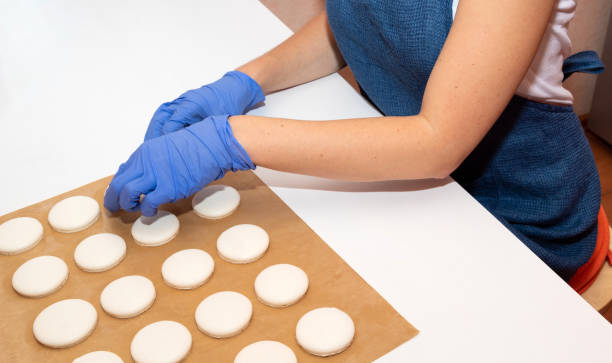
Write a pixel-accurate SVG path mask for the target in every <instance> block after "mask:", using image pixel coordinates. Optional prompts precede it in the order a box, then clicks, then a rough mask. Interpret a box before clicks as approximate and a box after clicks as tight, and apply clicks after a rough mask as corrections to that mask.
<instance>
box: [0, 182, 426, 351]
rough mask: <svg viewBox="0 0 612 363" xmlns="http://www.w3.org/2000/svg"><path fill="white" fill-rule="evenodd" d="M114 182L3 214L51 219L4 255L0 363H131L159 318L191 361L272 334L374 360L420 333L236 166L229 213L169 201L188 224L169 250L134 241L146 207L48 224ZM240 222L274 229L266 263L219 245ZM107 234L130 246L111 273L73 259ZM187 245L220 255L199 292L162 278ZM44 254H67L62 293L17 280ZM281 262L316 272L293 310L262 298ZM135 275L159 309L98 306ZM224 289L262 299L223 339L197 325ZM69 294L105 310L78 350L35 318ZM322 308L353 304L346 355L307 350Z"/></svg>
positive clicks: (98, 196)
mask: <svg viewBox="0 0 612 363" xmlns="http://www.w3.org/2000/svg"><path fill="white" fill-rule="evenodd" d="M109 181H110V178H104V179H101V180H98V181H96V182H93V183H91V184H87V185H85V186H83V187H80V188H78V189H75V190H73V191H70V192H68V193H65V194H62V195H59V196H57V197H54V198H51V199H49V200H46V201H43V202H41V203H38V204H35V205H32V206H29V207H26V208H24V209H21V210H19V211H16V212H13V213H10V214H8V215H5V216H2V217H0V223H2V222H4V221H6V220H8V219H10V218H14V217H18V216H31V217H35V218H37V219H38V220H39V221H40V222H41V223H42V224H43V226H44V237H43V240H42V241H41V242H40V243H39V244H38V245H37V246H36V247H35V248H33V249H32V250H30V251H27V252H25V253H22V254H20V255H16V256H0V272H1V276H2V280H1V285H0V361H1V362H71V361H72V360H73V359H74V358H76V357H78V356H80V355H82V354H85V353H87V352H90V351H94V350H110V351H112V352H115V353H116V354H118V355H120V356H121V357H122V358H123V359H124V361H125V362H131V361H132V359H131V356H130V342H131V340H132V337H133V336H134V334H136V332H137V331H138V330H139V329H141V328H142V327H144V326H145V325H147V324H149V323H152V322H155V321H158V320H175V321H178V322H180V323H182V324H183V325H185V326H186V327H187V328H188V329H189V331H190V332H191V335H192V338H193V345H192V348H191V352H190V354H189V356H188V357H187V359H186V360H185V361H187V362H215V363H216V362H233V360H234V357H235V356H236V354H237V353H238V352H239V351H240V349H242V348H243V347H245V346H246V345H248V344H251V343H253V342H255V341H258V340H264V339H271V340H277V341H280V342H282V343H284V344H286V345H288V346H289V347H291V349H292V350H293V351H294V352H295V354H296V356H297V357H298V360H299V361H300V362H314V361H320V362H323V361H325V362H330V363H331V362H371V361H373V360H375V359H377V358H379V357H380V356H382V355H384V354H385V353H387V352H389V351H390V350H392V349H394V348H395V347H397V346H398V345H400V344H402V343H403V342H406V341H407V340H409V339H411V338H412V337H414V336H415V335H416V334H417V333H418V331H417V330H416V329H415V328H414V327H413V326H412V325H410V323H408V322H407V321H406V320H405V319H404V318H403V317H402V316H400V315H399V314H398V313H397V312H396V311H395V310H394V309H393V308H392V307H391V306H390V305H389V304H388V303H387V302H386V301H385V300H384V299H383V298H382V297H381V296H380V295H379V294H378V293H377V292H376V291H375V290H374V289H373V288H372V287H370V286H369V285H368V284H367V283H366V282H365V281H364V280H363V279H362V278H361V277H360V276H359V275H358V274H357V273H356V272H355V271H353V270H352V269H351V268H350V267H349V266H348V265H347V264H346V262H344V260H342V259H341V258H340V257H339V256H338V255H337V254H336V253H335V252H334V251H333V250H332V249H331V248H330V247H329V246H328V245H327V244H326V243H325V242H323V241H322V240H321V239H320V238H319V237H318V236H317V235H316V234H315V233H314V232H313V231H312V230H311V229H310V228H308V226H306V224H305V223H304V222H303V221H302V220H301V219H300V218H299V217H298V216H297V215H296V214H295V213H293V211H291V209H290V208H289V207H288V206H287V205H286V204H284V203H283V202H282V201H281V200H280V199H279V198H278V197H277V196H276V195H275V194H274V193H273V192H272V191H271V190H270V189H269V188H268V187H267V186H266V185H264V184H263V183H262V182H261V181H260V180H259V179H258V178H257V177H256V176H255V174H253V173H252V172H241V173H235V174H234V173H230V174H228V175H227V176H225V177H224V178H223V179H222V180H220V181H218V182H217V183H221V184H226V185H231V186H233V187H234V188H236V189H237V190H238V191H239V192H240V196H241V203H240V206H239V207H238V209H237V210H236V211H235V212H234V213H233V214H232V215H231V216H229V217H226V218H223V219H219V220H206V219H202V218H200V217H198V216H196V215H195V214H194V213H193V211H192V210H191V200H184V201H181V202H178V203H174V204H169V205H166V206H164V207H162V209H167V210H169V211H171V212H173V213H175V214H176V215H177V216H178V218H179V220H180V231H179V233H178V235H177V237H175V239H173V240H172V241H171V242H169V243H167V244H166V245H163V246H160V247H142V246H139V245H137V244H136V243H135V242H134V241H133V239H132V236H131V234H130V227H131V223H132V222H133V221H134V220H135V219H136V218H137V217H138V215H137V214H128V213H123V214H121V213H120V214H119V215H110V214H108V212H107V211H105V210H104V209H103V212H102V215H101V217H100V219H99V220H98V221H97V222H96V223H95V224H94V225H93V226H92V227H90V228H88V229H87V230H85V231H81V232H77V233H69V234H65V233H59V232H55V231H54V230H53V229H52V228H51V227H50V226H49V224H48V222H47V214H48V212H49V210H50V208H51V207H52V206H53V204H55V203H56V202H57V201H59V200H61V199H63V198H66V197H68V196H71V195H88V196H91V197H93V198H95V199H96V200H97V201H98V202H99V203H100V206H101V207H102V201H103V195H104V191H105V189H106V186H107V185H108V182H109ZM41 182H44V181H41ZM240 223H252V224H257V225H259V226H261V227H263V228H264V229H265V230H266V231H267V232H268V234H269V235H270V247H269V250H268V252H267V253H266V254H265V255H264V256H263V257H262V258H261V259H260V260H258V261H256V262H253V263H250V264H247V265H234V264H230V263H228V262H225V261H223V260H222V259H221V258H219V256H218V255H217V251H216V240H217V237H218V236H219V234H221V232H223V231H224V230H225V229H227V228H229V227H231V226H233V225H235V224H240ZM330 223H333V222H332V221H330ZM101 232H112V233H117V234H119V235H121V236H122V237H123V238H124V239H125V241H126V244H127V256H126V258H125V259H124V260H123V261H122V262H121V263H120V264H119V265H118V266H117V267H115V268H113V269H111V270H109V271H106V272H101V273H88V272H83V271H81V270H80V269H79V268H78V267H77V266H76V265H75V263H74V258H73V253H74V249H75V247H76V246H77V244H78V243H79V242H80V241H81V240H82V239H84V238H85V237H87V236H90V235H92V234H95V233H101ZM185 248H200V249H203V250H205V251H207V252H208V253H209V254H210V255H211V256H212V257H213V259H214V260H215V271H214V273H213V276H212V278H211V279H210V280H209V281H208V282H207V283H206V284H204V285H203V286H201V287H199V288H197V289H195V290H187V291H185V290H176V289H173V288H171V287H169V286H168V285H166V284H165V283H164V282H163V280H162V277H161V265H162V263H163V261H164V260H165V259H166V258H167V257H168V256H170V255H171V254H172V253H174V252H176V251H178V250H181V249H185ZM41 255H54V256H58V257H61V258H63V259H64V261H66V263H67V264H68V267H69V269H70V274H69V277H68V281H67V282H66V284H65V285H64V286H63V287H62V288H61V289H60V290H59V291H57V292H55V293H53V294H51V295H49V296H46V297H43V298H38V299H32V298H25V297H22V296H20V295H18V294H17V293H16V292H15V291H14V290H13V288H12V285H11V278H12V274H13V272H14V271H15V270H16V269H17V268H18V267H19V265H21V264H22V263H23V262H25V261H26V260H28V259H30V258H33V257H36V256H41ZM277 263H290V264H294V265H296V266H299V267H301V268H302V269H303V270H304V271H305V272H306V273H307V274H308V277H309V279H310V286H309V289H308V292H307V294H306V296H305V297H304V298H303V299H302V300H301V301H300V302H298V303H297V304H295V305H293V306H290V307H287V308H284V309H275V308H271V307H268V306H265V305H263V304H261V303H260V302H259V301H258V300H257V298H256V297H255V293H254V291H253V282H254V280H255V277H256V276H257V274H258V273H259V272H260V271H261V270H263V269H264V268H265V267H267V266H270V265H272V264H277ZM132 274H139V275H143V276H146V277H148V278H149V279H151V281H153V283H154V285H155V289H156V292H157V298H156V300H155V302H154V303H153V306H152V307H151V308H150V309H149V310H148V311H146V312H145V313H143V314H142V315H139V316H137V317H134V318H130V319H117V318H113V317H111V316H109V315H107V314H106V313H105V312H104V311H103V310H102V308H101V307H100V303H99V298H100V293H101V291H102V289H103V288H104V287H105V286H106V284H108V283H109V282H111V281H113V280H115V279H116V278H119V277H121V276H125V275H132ZM223 290H234V291H238V292H240V293H242V294H244V295H246V296H247V297H248V298H249V299H250V300H251V302H252V303H253V319H252V321H251V323H250V325H249V326H248V328H247V329H246V330H245V331H244V332H242V333H241V334H239V335H238V336H235V337H233V338H228V339H214V338H210V337H208V336H206V335H204V334H203V333H201V332H200V331H199V330H198V328H197V326H196V323H195V317H194V314H195V309H196V307H197V305H198V304H199V303H200V301H202V300H203V299H204V298H205V297H207V296H208V295H210V294H212V293H214V292H217V291H223ZM67 298H80V299H84V300H87V301H89V302H90V303H92V304H93V305H94V306H95V307H96V309H97V311H98V324H97V326H96V329H95V330H94V332H93V333H92V335H91V336H90V337H89V338H87V339H86V340H85V341H84V342H82V343H80V344H78V345H76V346H74V347H70V348H65V349H51V348H47V347H45V346H43V345H41V344H39V343H38V342H37V341H36V340H35V338H34V335H33V333H32V323H33V322H34V319H35V318H36V315H37V314H38V313H39V312H40V311H41V310H43V309H44V308H45V307H46V306H48V305H50V304H51V303H54V302H56V301H59V300H62V299H67ZM323 306H335V307H338V308H339V309H342V310H344V311H345V312H347V313H348V314H349V315H350V316H351V317H352V318H353V321H354V322H355V328H356V334H355V339H354V341H353V344H352V345H351V346H350V347H349V348H348V349H347V350H346V351H345V352H343V353H341V354H339V355H337V356H332V357H327V358H319V357H314V356H312V355H310V354H308V353H306V352H305V351H304V350H302V349H301V348H300V347H299V345H298V344H297V342H296V340H295V326H296V323H297V321H298V320H299V318H300V317H301V316H302V315H303V314H304V313H306V312H308V311H309V310H311V309H314V308H317V307H323Z"/></svg>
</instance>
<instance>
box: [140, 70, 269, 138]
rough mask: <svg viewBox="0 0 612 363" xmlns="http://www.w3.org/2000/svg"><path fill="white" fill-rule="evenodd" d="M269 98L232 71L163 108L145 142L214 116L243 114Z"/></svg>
mask: <svg viewBox="0 0 612 363" xmlns="http://www.w3.org/2000/svg"><path fill="white" fill-rule="evenodd" d="M264 99H265V97H264V94H263V91H262V89H261V87H260V86H259V84H257V82H256V81H255V80H253V79H252V78H251V77H249V76H248V75H246V74H244V73H242V72H239V71H232V72H228V73H226V74H225V75H224V76H223V77H222V78H221V79H219V80H218V81H216V82H213V83H211V84H208V85H206V86H202V87H200V88H198V89H194V90H191V91H187V92H185V93H183V94H182V95H181V96H180V97H179V98H177V99H176V100H174V101H172V102H166V103H164V104H163V105H161V106H159V108H158V109H157V111H155V114H153V118H152V119H151V122H150V123H149V127H148V129H147V133H146V134H145V141H146V140H150V139H152V138H154V137H158V136H161V135H165V134H168V133H171V132H174V131H177V130H180V129H182V128H184V127H187V126H189V125H192V124H194V123H196V122H199V121H202V120H203V119H205V118H206V117H209V116H214V115H230V116H234V115H242V114H244V113H246V112H247V111H248V110H250V109H251V108H253V107H254V106H255V105H256V104H258V103H260V102H263V101H264Z"/></svg>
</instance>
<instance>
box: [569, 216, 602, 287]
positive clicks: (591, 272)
mask: <svg viewBox="0 0 612 363" xmlns="http://www.w3.org/2000/svg"><path fill="white" fill-rule="evenodd" d="M609 246H610V227H609V226H608V218H607V217H606V212H604V210H603V207H599V214H598V216H597V242H596V244H595V251H593V255H592V256H591V258H590V259H589V260H588V261H587V263H585V264H584V265H582V266H581V267H580V268H579V269H578V271H576V273H575V274H574V276H572V278H571V279H570V281H569V285H570V286H571V287H572V288H573V289H574V290H576V292H578V293H579V294H582V293H583V292H585V291H586V290H587V289H588V288H589V286H591V284H592V283H593V282H594V281H595V279H596V278H597V275H598V274H599V271H600V270H601V266H603V264H604V262H605V260H606V258H608V262H609V263H610V264H612V251H610V249H609Z"/></svg>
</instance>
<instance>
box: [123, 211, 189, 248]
mask: <svg viewBox="0 0 612 363" xmlns="http://www.w3.org/2000/svg"><path fill="white" fill-rule="evenodd" d="M178 231H179V220H178V218H176V216H175V215H174V214H172V213H170V212H168V211H165V210H160V211H158V212H157V215H156V216H154V217H145V216H140V217H139V218H138V219H137V220H136V222H134V224H133V225H132V237H134V240H135V241H136V243H138V244H139V245H141V246H149V247H154V246H161V245H163V244H166V243H168V242H170V241H171V240H172V239H173V238H174V237H175V236H176V235H177V233H178Z"/></svg>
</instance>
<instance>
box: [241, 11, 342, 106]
mask: <svg viewBox="0 0 612 363" xmlns="http://www.w3.org/2000/svg"><path fill="white" fill-rule="evenodd" d="M344 64H345V63H344V59H343V58H342V55H341V54H340V51H339V50H338V47H337V45H336V40H335V39H334V35H333V33H332V31H331V28H330V27H329V23H328V22H327V13H326V12H322V13H321V14H319V15H318V16H316V17H315V18H313V19H312V20H311V21H310V22H308V23H307V24H306V25H305V26H304V27H302V28H301V29H300V30H299V31H298V32H297V33H295V34H294V35H293V36H292V37H291V38H289V39H287V40H286V41H284V42H283V43H281V44H280V45H278V46H277V47H276V48H274V49H272V50H271V51H269V52H267V53H266V54H264V55H262V56H261V57H259V58H256V59H254V60H252V61H250V62H249V63H247V64H245V65H243V66H241V67H240V68H238V69H237V70H239V71H241V72H243V73H246V74H248V75H249V76H251V78H253V79H254V80H256V81H257V83H259V85H260V86H261V88H262V89H263V91H264V93H265V94H268V93H270V92H274V91H278V90H280V89H285V88H289V87H293V86H297V85H299V84H302V83H306V82H309V81H312V80H314V79H317V78H321V77H323V76H326V75H328V74H331V73H334V72H336V71H338V70H339V69H340V68H342V67H343V66H344Z"/></svg>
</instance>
